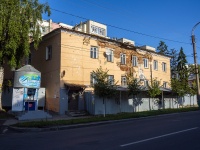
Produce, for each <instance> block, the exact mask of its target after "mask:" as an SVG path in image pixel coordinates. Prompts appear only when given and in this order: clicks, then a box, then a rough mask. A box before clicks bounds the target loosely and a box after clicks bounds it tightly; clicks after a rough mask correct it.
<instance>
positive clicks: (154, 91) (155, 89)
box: [148, 78, 161, 110]
mask: <svg viewBox="0 0 200 150" xmlns="http://www.w3.org/2000/svg"><path fill="white" fill-rule="evenodd" d="M148 94H149V96H150V97H151V98H153V99H154V98H155V97H156V96H158V95H160V94H161V90H160V81H158V80H157V79H156V78H154V79H151V83H150V85H148ZM150 106H151V104H150V100H149V109H150V110H151V107H150Z"/></svg>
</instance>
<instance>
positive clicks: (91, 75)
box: [90, 73, 96, 85]
mask: <svg viewBox="0 0 200 150" xmlns="http://www.w3.org/2000/svg"><path fill="white" fill-rule="evenodd" d="M95 83H96V80H95V78H94V77H93V73H90V85H94V84H95Z"/></svg>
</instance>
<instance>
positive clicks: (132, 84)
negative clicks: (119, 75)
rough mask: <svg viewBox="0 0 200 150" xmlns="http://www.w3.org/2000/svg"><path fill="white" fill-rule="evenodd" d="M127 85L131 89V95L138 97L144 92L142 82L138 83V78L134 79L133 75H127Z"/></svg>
mask: <svg viewBox="0 0 200 150" xmlns="http://www.w3.org/2000/svg"><path fill="white" fill-rule="evenodd" d="M126 80H127V85H128V89H129V95H133V96H136V95H137V94H139V93H140V92H141V90H142V87H141V82H140V81H138V79H137V78H135V77H134V75H133V73H132V72H130V73H129V74H127V75H126Z"/></svg>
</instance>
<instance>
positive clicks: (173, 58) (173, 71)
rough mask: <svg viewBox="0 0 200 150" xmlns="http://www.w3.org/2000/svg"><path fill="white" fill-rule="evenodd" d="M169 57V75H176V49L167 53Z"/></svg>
mask: <svg viewBox="0 0 200 150" xmlns="http://www.w3.org/2000/svg"><path fill="white" fill-rule="evenodd" d="M169 55H170V56H171V59H170V68H171V75H172V77H173V75H176V70H177V59H178V53H177V50H176V49H171V50H170V52H169Z"/></svg>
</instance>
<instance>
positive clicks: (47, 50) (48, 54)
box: [46, 45, 52, 60]
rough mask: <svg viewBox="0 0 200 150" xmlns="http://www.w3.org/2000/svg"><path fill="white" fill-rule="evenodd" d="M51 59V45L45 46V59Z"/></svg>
mask: <svg viewBox="0 0 200 150" xmlns="http://www.w3.org/2000/svg"><path fill="white" fill-rule="evenodd" d="M51 59H52V46H51V45H49V46H47V47H46V60H51Z"/></svg>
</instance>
